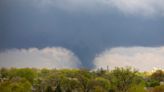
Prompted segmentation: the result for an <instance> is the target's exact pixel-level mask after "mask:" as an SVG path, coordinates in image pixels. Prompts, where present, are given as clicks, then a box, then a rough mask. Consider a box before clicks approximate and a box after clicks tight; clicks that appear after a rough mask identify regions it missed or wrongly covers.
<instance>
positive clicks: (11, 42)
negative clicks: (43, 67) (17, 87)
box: [0, 0, 164, 67]
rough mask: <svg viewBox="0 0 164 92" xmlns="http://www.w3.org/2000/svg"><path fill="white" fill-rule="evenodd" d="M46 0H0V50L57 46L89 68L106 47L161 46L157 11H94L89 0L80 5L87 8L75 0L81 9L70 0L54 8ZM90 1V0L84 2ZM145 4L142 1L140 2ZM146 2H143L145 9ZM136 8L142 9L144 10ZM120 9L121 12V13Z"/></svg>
mask: <svg viewBox="0 0 164 92" xmlns="http://www.w3.org/2000/svg"><path fill="white" fill-rule="evenodd" d="M31 1H33V3H31ZM47 1H49V2H46V1H45V0H42V2H41V3H38V0H29V1H26V0H14V1H13V0H1V1H0V3H1V5H0V13H1V14H0V20H1V21H0V49H1V50H3V49H10V48H31V47H37V48H44V47H47V46H61V47H64V48H68V49H70V50H72V51H73V52H74V53H75V54H76V55H78V57H79V58H80V59H81V61H82V63H83V65H84V66H87V67H91V66H92V64H91V63H90V62H91V61H92V59H93V58H94V56H95V55H96V54H97V53H99V52H102V51H103V50H105V49H106V48H112V47H116V46H161V45H164V40H163V39H164V26H163V25H164V17H162V16H156V14H160V15H162V13H155V16H153V17H148V18H147V17H145V16H137V15H136V16H133V15H124V14H123V13H121V12H118V11H115V9H114V10H112V9H110V8H107V6H104V9H102V8H103V7H100V8H101V9H100V10H98V11H96V10H94V9H93V8H94V7H95V5H97V4H92V5H91V6H90V5H88V4H89V3H88V4H85V3H86V2H87V1H86V0H84V1H83V3H82V4H84V5H87V6H86V7H88V10H87V8H81V7H82V6H83V5H81V4H80V3H79V1H78V2H76V3H78V4H80V9H81V10H79V11H78V9H77V8H78V7H77V6H79V5H78V4H76V3H71V2H73V1H75V0H71V2H69V4H70V5H76V7H72V8H69V9H67V7H63V3H61V2H60V4H61V5H60V6H57V7H56V6H55V7H48V6H46V5H47V4H48V5H51V4H53V3H50V2H51V0H47ZM62 1H64V0H62ZM111 1H113V0H111ZM117 1H119V0H117ZM125 1H126V0H125ZM151 1H154V0H151ZM36 2H37V5H36V4H35V3H36ZM91 2H93V1H92V0H90V3H91ZM97 2H99V0H97ZM145 2H148V1H147V0H145ZM113 3H114V5H115V7H116V6H118V4H117V2H113ZM131 3H132V2H131ZM143 3H144V2H143ZM45 4H46V5H45ZM102 4H104V2H103V3H102ZM124 4H125V3H122V4H121V5H124ZM132 4H133V3H132ZM130 5H131V4H130ZM138 5H142V4H138V3H137V5H136V7H138ZM150 5H152V4H150ZM150 5H148V6H149V7H151V6H150ZM68 6H69V5H68ZM100 6H101V5H100ZM133 6H134V5H133ZM89 7H91V8H89ZM96 7H97V6H96ZM131 7H132V6H131ZM153 7H154V5H153ZM74 8H76V10H74ZM141 8H142V9H145V11H148V10H147V9H148V8H145V7H141ZM72 9H73V10H72ZM84 9H86V11H85V10H84ZM96 9H97V8H96ZM98 9H99V8H98ZM117 9H118V8H117ZM133 9H134V10H136V9H137V12H140V8H139V10H138V8H135V7H133ZM153 9H154V8H153ZM162 9H163V8H160V9H158V11H163V10H162ZM124 10H126V9H124ZM124 10H121V11H123V12H124V13H125V11H124ZM155 10H156V9H155ZM141 12H142V11H141ZM126 13H127V14H128V13H130V14H132V13H133V12H132V11H130V10H128V11H127V12H126ZM134 14H135V13H134ZM149 14H151V15H152V13H150V11H149V12H148V13H147V14H146V16H148V15H149ZM153 14H154V13H153ZM143 15H145V14H143Z"/></svg>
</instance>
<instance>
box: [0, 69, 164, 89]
mask: <svg viewBox="0 0 164 92" xmlns="http://www.w3.org/2000/svg"><path fill="white" fill-rule="evenodd" d="M0 92H164V71H162V70H157V71H155V72H153V73H149V72H139V71H137V70H135V69H133V68H130V67H126V68H115V69H113V70H110V71H109V70H103V69H98V70H95V71H91V70H88V69H59V70H58V69H35V68H21V69H20V68H10V69H9V68H1V69H0Z"/></svg>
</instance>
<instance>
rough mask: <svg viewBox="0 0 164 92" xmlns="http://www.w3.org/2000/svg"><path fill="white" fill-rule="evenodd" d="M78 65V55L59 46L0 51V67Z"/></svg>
mask: <svg viewBox="0 0 164 92" xmlns="http://www.w3.org/2000/svg"><path fill="white" fill-rule="evenodd" d="M80 66H81V62H80V60H79V59H78V57H77V56H75V55H74V54H73V52H71V51H69V50H68V49H65V48H61V47H57V48H56V47H52V48H49V47H47V48H43V49H38V48H29V49H12V50H6V51H4V52H0V67H17V68H25V67H30V68H32V67H34V68H56V69H62V68H79V67H80Z"/></svg>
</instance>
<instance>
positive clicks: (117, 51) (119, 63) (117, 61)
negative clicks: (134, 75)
mask: <svg viewBox="0 0 164 92" xmlns="http://www.w3.org/2000/svg"><path fill="white" fill-rule="evenodd" d="M93 63H94V65H95V69H98V68H104V69H107V66H108V67H109V69H113V68H115V67H126V66H131V67H134V68H136V69H139V70H140V71H148V70H152V69H153V68H164V47H126V48H125V47H117V48H112V49H110V50H106V51H104V52H103V53H101V54H99V55H98V56H97V57H96V58H95V59H94V61H93Z"/></svg>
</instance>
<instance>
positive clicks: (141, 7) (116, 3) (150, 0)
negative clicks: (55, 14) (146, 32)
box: [33, 0, 164, 16]
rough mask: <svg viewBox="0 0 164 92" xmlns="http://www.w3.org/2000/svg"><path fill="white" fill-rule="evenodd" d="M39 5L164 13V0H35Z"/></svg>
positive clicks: (154, 13)
mask: <svg viewBox="0 0 164 92" xmlns="http://www.w3.org/2000/svg"><path fill="white" fill-rule="evenodd" d="M33 1H34V2H35V3H36V4H37V5H39V6H44V7H45V6H46V7H47V6H48V7H57V8H60V9H64V10H71V11H79V10H92V11H98V10H101V9H102V8H104V9H105V10H107V11H108V12H110V10H111V9H115V10H118V11H121V12H122V13H124V14H130V15H144V16H154V15H162V16H163V15H164V5H163V3H164V0H33ZM100 8H101V9H100Z"/></svg>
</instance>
